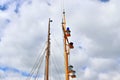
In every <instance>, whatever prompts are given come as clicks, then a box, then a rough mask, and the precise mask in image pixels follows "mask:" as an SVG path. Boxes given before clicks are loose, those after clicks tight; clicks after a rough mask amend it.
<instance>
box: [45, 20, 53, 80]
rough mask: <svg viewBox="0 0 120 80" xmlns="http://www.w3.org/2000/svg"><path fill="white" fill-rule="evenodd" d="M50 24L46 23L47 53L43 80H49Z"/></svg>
mask: <svg viewBox="0 0 120 80" xmlns="http://www.w3.org/2000/svg"><path fill="white" fill-rule="evenodd" d="M50 22H52V20H51V19H50V18H49V22H48V39H47V52H46V66H45V80H49V56H50Z"/></svg>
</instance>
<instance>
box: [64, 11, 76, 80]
mask: <svg viewBox="0 0 120 80" xmlns="http://www.w3.org/2000/svg"><path fill="white" fill-rule="evenodd" d="M62 29H63V34H64V60H65V80H70V77H72V78H76V75H75V71H74V70H73V66H72V65H70V64H69V58H68V57H69V55H70V49H73V48H74V46H73V42H69V40H68V37H70V36H71V34H70V32H71V31H70V29H69V27H67V28H66V17H65V11H64V10H63V19H62Z"/></svg>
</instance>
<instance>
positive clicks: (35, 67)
mask: <svg viewBox="0 0 120 80" xmlns="http://www.w3.org/2000/svg"><path fill="white" fill-rule="evenodd" d="M45 52H46V44H45V45H44V46H43V48H42V50H41V52H40V54H39V55H38V57H37V59H36V61H35V64H34V65H33V68H32V69H31V71H30V73H29V74H30V76H29V77H27V79H26V80H30V79H31V78H32V77H35V80H36V79H37V78H38V73H39V69H40V67H41V64H42V62H43V60H44V56H45Z"/></svg>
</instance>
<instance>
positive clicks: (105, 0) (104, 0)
mask: <svg viewBox="0 0 120 80" xmlns="http://www.w3.org/2000/svg"><path fill="white" fill-rule="evenodd" d="M100 1H101V2H109V1H110V0H100Z"/></svg>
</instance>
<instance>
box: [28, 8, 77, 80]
mask: <svg viewBox="0 0 120 80" xmlns="http://www.w3.org/2000/svg"><path fill="white" fill-rule="evenodd" d="M51 22H52V20H51V19H50V18H49V21H48V36H47V44H46V48H45V50H44V51H43V54H41V56H39V58H38V59H37V60H36V63H35V65H34V66H33V69H32V70H31V72H30V77H28V78H27V79H26V80H33V79H31V77H34V80H39V72H40V68H41V64H42V62H43V60H45V70H44V80H51V79H50V67H49V64H50V57H51V56H50V53H51V50H50V49H51V48H50V47H51V46H50V44H51V42H50V41H51V38H50V35H51V32H50V23H51ZM61 26H62V31H63V40H64V53H63V54H64V74H65V75H64V76H65V79H64V80H70V79H71V78H76V75H75V72H76V71H75V70H73V65H71V64H70V63H69V56H70V50H71V49H73V48H74V46H73V42H70V41H69V37H71V30H70V28H69V27H66V16H65V10H63V17H62V25H61ZM44 58H45V59H44ZM61 80H63V79H61Z"/></svg>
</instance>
